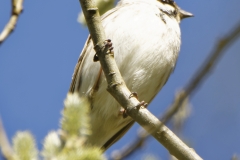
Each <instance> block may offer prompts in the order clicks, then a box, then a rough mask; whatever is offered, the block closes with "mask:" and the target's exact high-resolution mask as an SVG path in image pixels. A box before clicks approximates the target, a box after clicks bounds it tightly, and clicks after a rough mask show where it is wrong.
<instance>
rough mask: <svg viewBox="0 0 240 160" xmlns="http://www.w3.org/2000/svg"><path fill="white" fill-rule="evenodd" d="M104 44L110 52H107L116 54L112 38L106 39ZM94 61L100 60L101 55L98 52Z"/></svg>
mask: <svg viewBox="0 0 240 160" xmlns="http://www.w3.org/2000/svg"><path fill="white" fill-rule="evenodd" d="M104 45H105V47H108V52H107V54H111V55H112V56H114V52H113V46H112V45H113V44H112V41H111V39H107V40H105V41H104ZM93 61H94V62H97V61H99V57H98V55H97V53H96V54H95V55H94V57H93Z"/></svg>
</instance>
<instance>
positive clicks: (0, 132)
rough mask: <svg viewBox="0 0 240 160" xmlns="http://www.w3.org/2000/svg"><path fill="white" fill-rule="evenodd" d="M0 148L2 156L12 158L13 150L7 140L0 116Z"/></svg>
mask: <svg viewBox="0 0 240 160" xmlns="http://www.w3.org/2000/svg"><path fill="white" fill-rule="evenodd" d="M0 148H1V151H2V154H3V156H4V157H5V158H6V159H11V158H12V155H13V150H12V147H11V145H10V143H9V141H8V138H7V135H6V133H5V130H4V127H3V124H2V120H1V118H0Z"/></svg>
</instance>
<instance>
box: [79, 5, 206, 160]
mask: <svg viewBox="0 0 240 160" xmlns="http://www.w3.org/2000/svg"><path fill="white" fill-rule="evenodd" d="M80 3H81V6H82V10H83V13H84V16H85V18H86V21H87V25H88V29H89V32H90V35H91V38H92V41H93V44H94V46H95V50H96V52H97V54H98V57H99V60H100V63H101V66H102V68H103V71H104V74H105V76H106V79H107V82H108V89H107V90H108V92H109V93H111V95H112V96H113V97H114V98H115V99H116V100H117V101H118V103H119V104H120V105H121V106H123V107H124V109H125V110H126V111H127V113H128V115H129V116H131V117H132V118H133V119H134V120H135V121H136V122H138V123H139V124H140V125H141V126H142V127H143V128H144V129H146V130H147V131H148V132H149V133H151V135H152V136H153V137H154V138H155V139H156V140H157V141H159V142H160V143H161V144H162V145H163V146H164V147H165V148H167V150H168V151H169V152H170V153H171V154H172V155H174V156H175V157H177V158H178V159H185V160H193V159H194V160H196V159H201V158H200V157H199V156H198V155H197V154H196V153H195V152H194V151H193V150H192V149H190V148H189V147H188V146H187V145H186V144H184V143H183V142H182V141H181V140H180V139H179V138H178V137H177V136H176V135H175V134H174V133H173V132H172V131H170V130H169V129H168V128H167V127H166V126H165V125H163V123H162V122H160V121H159V120H158V119H157V118H156V117H155V116H154V115H152V114H151V113H150V112H149V111H148V110H147V109H140V110H139V109H137V108H136V107H135V106H137V105H138V104H139V103H140V102H139V101H138V100H137V99H136V98H135V97H132V98H129V95H130V94H131V92H130V91H129V90H128V88H127V87H126V85H125V82H124V81H123V79H122V77H121V74H120V72H119V70H118V68H117V65H116V62H115V60H114V57H113V55H111V54H106V53H107V51H108V47H105V45H104V41H105V40H106V36H105V33H104V30H103V27H102V24H101V19H100V16H99V12H98V9H97V8H96V5H95V3H94V1H93V0H80Z"/></svg>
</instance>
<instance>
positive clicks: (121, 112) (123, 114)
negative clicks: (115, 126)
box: [118, 108, 128, 118]
mask: <svg viewBox="0 0 240 160" xmlns="http://www.w3.org/2000/svg"><path fill="white" fill-rule="evenodd" d="M118 115H121V116H122V117H123V118H127V117H128V115H127V111H126V110H125V109H124V108H121V109H120V111H119V113H118Z"/></svg>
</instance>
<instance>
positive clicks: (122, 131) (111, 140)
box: [101, 120, 135, 150]
mask: <svg viewBox="0 0 240 160" xmlns="http://www.w3.org/2000/svg"><path fill="white" fill-rule="evenodd" d="M134 122H135V121H133V120H132V121H130V122H129V123H128V124H127V125H126V126H124V127H123V128H122V129H121V130H120V131H118V132H117V133H116V134H115V135H114V136H112V138H110V139H109V140H108V141H107V142H106V143H105V144H104V145H103V146H102V148H101V149H102V150H107V149H108V148H109V147H111V145H113V144H114V143H115V142H117V141H118V140H119V139H120V138H122V136H123V135H124V134H125V133H126V132H127V131H128V130H129V129H130V128H131V127H132V125H133V124H134Z"/></svg>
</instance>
